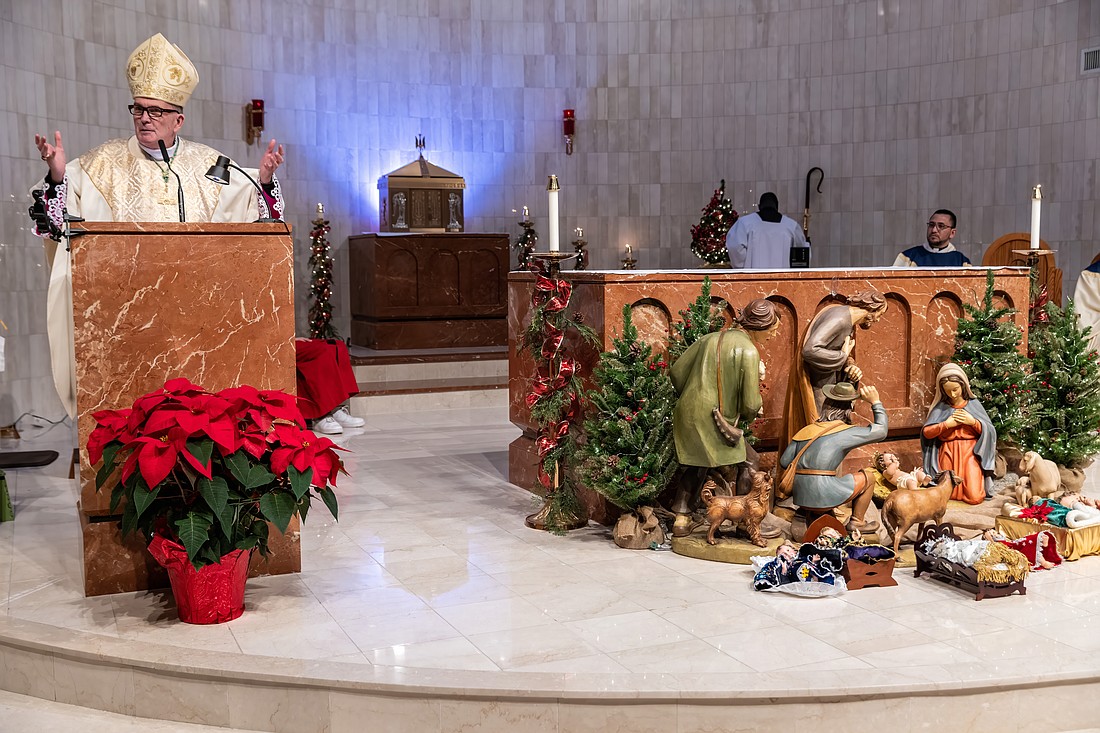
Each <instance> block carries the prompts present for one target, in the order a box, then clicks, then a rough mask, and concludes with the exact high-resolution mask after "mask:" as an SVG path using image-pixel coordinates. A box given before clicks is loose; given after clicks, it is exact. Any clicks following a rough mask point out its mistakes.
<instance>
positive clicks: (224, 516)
mask: <svg viewBox="0 0 1100 733" xmlns="http://www.w3.org/2000/svg"><path fill="white" fill-rule="evenodd" d="M217 517H218V525H219V526H220V527H221V528H222V533H224V534H225V536H226V537H228V538H229V539H230V540H232V539H233V535H234V532H233V529H234V527H235V526H236V520H237V507H235V506H233V505H232V504H229V503H226V504H225V505H224V506H222V508H221V510H219V511H218V512H217Z"/></svg>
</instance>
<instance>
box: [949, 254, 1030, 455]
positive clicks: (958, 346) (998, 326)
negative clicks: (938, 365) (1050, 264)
mask: <svg viewBox="0 0 1100 733" xmlns="http://www.w3.org/2000/svg"><path fill="white" fill-rule="evenodd" d="M963 310H964V311H965V312H966V315H965V316H964V317H962V318H960V319H959V325H958V331H957V332H956V335H955V356H954V361H955V363H956V364H959V365H961V366H962V367H963V368H964V369H965V370H966V374H967V377H968V378H969V380H970V389H971V391H972V392H973V393H974V396H975V397H977V398H978V400H979V401H980V402H981V403H982V406H983V407H985V409H986V412H988V413H989V419H990V422H992V423H993V427H995V428H996V429H997V439H998V440H999V441H1001V442H1009V443H1013V444H1015V445H1020V444H1021V443H1022V440H1023V438H1024V436H1025V435H1026V434H1027V432H1028V430H1029V429H1030V427H1031V425H1032V424H1033V422H1034V419H1035V416H1034V413H1033V409H1032V403H1033V401H1034V391H1033V385H1034V378H1033V376H1032V374H1031V371H1030V368H1029V364H1028V360H1027V358H1026V357H1025V356H1024V355H1023V354H1021V353H1020V350H1019V347H1020V341H1021V339H1022V338H1023V334H1022V332H1021V331H1020V329H1019V327H1017V326H1016V324H1015V323H1014V322H1013V321H1012V319H1011V316H1012V315H1013V314H1014V313H1015V312H1016V311H1015V310H1014V309H1012V308H1008V307H1004V306H995V305H994V304H993V271H992V270H990V271H989V272H988V273H987V274H986V280H985V297H984V298H983V299H982V304H981V306H980V307H979V306H975V305H972V304H970V303H965V304H964V305H963Z"/></svg>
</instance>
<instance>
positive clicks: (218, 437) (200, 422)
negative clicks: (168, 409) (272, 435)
mask: <svg viewBox="0 0 1100 733" xmlns="http://www.w3.org/2000/svg"><path fill="white" fill-rule="evenodd" d="M180 406H181V407H183V408H184V409H183V411H181V412H179V413H178V414H177V417H176V419H177V420H178V422H179V426H180V427H181V428H183V429H184V430H185V431H186V432H187V434H188V435H189V436H194V435H198V434H202V435H205V436H207V437H208V438H210V439H211V440H213V441H214V442H215V443H217V444H218V447H220V448H223V449H225V450H232V448H233V442H234V428H236V426H237V425H236V423H237V421H236V419H235V417H234V416H233V415H231V414H230V412H229V409H230V408H231V407H232V406H233V403H232V402H230V401H229V400H224V399H222V398H220V397H216V396H215V395H210V394H200V395H196V396H194V397H184V398H181V399H180Z"/></svg>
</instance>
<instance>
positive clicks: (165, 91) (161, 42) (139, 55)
mask: <svg viewBox="0 0 1100 733" xmlns="http://www.w3.org/2000/svg"><path fill="white" fill-rule="evenodd" d="M126 79H127V81H128V82H129V84H130V96H132V97H135V98H136V97H148V98H150V99H161V100H163V101H165V102H168V103H169V104H174V105H176V106H178V107H183V106H184V105H185V104H187V100H188V99H190V98H191V93H192V92H194V91H195V87H197V86H198V84H199V72H198V70H197V69H195V65H194V64H192V63H191V59H189V58H187V54H185V53H184V52H183V51H181V50H180V47H179V46H176V45H174V44H172V43H169V42H168V39H167V38H165V37H164V36H162V35H161V34H159V33H157V34H156V35H155V36H153V37H152V38H150V39H149V40H147V41H145V43H143V44H141V45H140V46H138V47H137V48H135V49H134V52H133V53H132V54H130V58H129V59H128V60H127V61H126Z"/></svg>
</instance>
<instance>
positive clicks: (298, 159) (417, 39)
mask: <svg viewBox="0 0 1100 733" xmlns="http://www.w3.org/2000/svg"><path fill="white" fill-rule="evenodd" d="M1094 6H1095V3H1094V2H1092V1H1091V0H1060V1H1058V0H1020V1H1019V2H1013V3H993V2H986V3H965V4H961V5H959V7H958V8H951V9H949V8H950V4H948V3H944V2H943V0H905V2H898V1H896V0H889V1H881V0H874V1H872V0H858V1H856V2H844V3H821V2H819V0H791V2H788V3H784V4H776V3H748V2H736V3H723V2H709V1H708V2H703V1H702V0H691V1H689V2H677V3H669V2H667V0H639V1H637V2H609V3H595V2H590V1H589V0H563V2H561V3H559V4H557V5H538V4H532V3H508V2H476V3H442V4H441V3H412V4H410V3H406V2H403V1H402V0H379V1H378V2H374V3H369V4H358V5H357V4H349V3H346V2H344V1H343V0H319V2H317V3H313V4H310V5H302V4H300V3H294V2H291V1H290V0H271V1H270V2H265V3H242V4H239V5H238V4H229V3H199V4H196V3H191V2H187V0H165V1H164V2H159V3H155V4H145V5H142V6H141V7H140V8H139V7H137V6H136V5H135V4H134V3H133V2H130V0H103V2H99V3H97V4H96V6H95V8H96V10H95V12H94V13H93V12H91V11H89V10H88V9H87V8H85V7H84V6H82V5H80V4H73V3H67V4H65V3H63V1H62V0H42V2H29V1H24V0H16V1H15V2H12V3H9V4H8V5H7V6H6V8H5V12H3V13H0V66H2V67H3V73H4V78H5V81H6V82H7V83H6V84H5V89H4V91H3V92H2V93H0V115H2V118H0V140H3V141H4V143H5V144H4V145H3V146H0V193H2V194H3V195H2V196H0V290H3V291H5V292H10V293H14V294H16V295H17V296H18V297H17V302H16V304H15V306H14V308H15V309H16V310H17V311H20V312H33V311H34V309H40V307H41V306H40V304H41V302H43V301H44V299H45V295H44V291H45V277H44V272H43V271H42V269H41V255H40V251H39V250H38V248H37V245H36V243H35V242H34V241H33V238H32V237H31V235H30V234H29V233H28V231H27V226H26V216H25V211H26V207H27V205H28V203H29V199H28V197H27V193H26V190H27V187H28V186H29V185H30V184H31V183H33V181H34V180H35V179H36V178H37V177H39V176H41V175H42V172H43V171H42V167H41V161H39V160H38V158H37V155H36V152H35V150H34V147H33V145H32V142H31V141H32V138H33V135H34V133H35V132H45V131H52V130H54V129H61V130H62V131H63V133H64V135H65V143H66V149H67V150H69V151H70V152H71V153H73V154H76V153H80V152H83V151H85V150H87V149H89V148H90V147H92V146H93V145H95V144H97V143H99V142H101V141H102V140H104V139H107V138H110V137H116V136H120V135H123V134H126V132H127V130H128V129H129V128H130V120H129V119H128V118H127V115H126V114H125V104H126V103H127V95H126V90H125V88H124V85H123V79H122V73H121V68H122V65H123V64H124V63H125V59H126V57H127V55H128V54H129V52H130V51H131V50H132V48H133V47H134V46H136V45H137V43H139V42H140V41H141V40H143V39H144V38H146V37H148V36H149V35H151V34H152V33H154V32H157V31H160V32H163V33H165V34H166V35H167V36H168V37H169V38H170V39H171V40H172V41H173V42H175V43H177V44H179V45H180V46H181V47H182V48H183V49H185V50H186V51H187V53H188V54H189V56H190V58H191V59H192V60H193V61H194V62H195V63H196V65H197V66H198V69H199V75H200V79H201V82H200V84H199V87H198V89H197V90H196V92H195V95H194V96H193V98H192V101H191V102H190V104H189V106H188V110H187V121H186V125H185V129H184V134H185V135H188V136H191V137H193V138H194V139H196V140H201V141H203V142H205V143H208V144H211V145H213V146H215V147H217V148H218V149H220V150H222V151H223V152H225V153H226V154H228V155H231V156H233V157H234V158H235V159H237V160H241V161H245V162H252V163H253V164H254V163H255V161H258V159H259V155H260V150H259V148H258V147H257V146H255V145H253V146H249V145H247V144H246V143H245V141H244V140H243V135H242V128H243V124H242V116H243V106H244V104H245V103H247V101H248V100H249V99H251V98H253V97H257V98H263V99H265V101H266V102H267V110H268V113H267V114H268V120H267V130H266V131H265V137H275V138H278V139H279V141H280V142H284V143H285V144H286V145H287V163H286V165H285V166H284V167H283V169H282V170H281V171H280V177H281V179H282V182H283V191H284V194H285V195H286V196H287V204H288V207H287V216H288V219H289V220H290V221H291V222H292V223H294V224H296V225H297V229H298V233H297V234H296V235H295V255H294V256H295V268H294V273H295V277H296V279H297V281H298V283H299V289H298V290H299V292H298V296H297V300H296V303H295V307H296V312H297V316H298V322H299V324H301V325H300V326H299V329H298V331H299V332H300V333H301V332H304V330H305V323H306V318H305V315H306V312H307V309H308V295H307V293H308V288H306V287H302V286H303V285H304V284H305V283H306V282H308V277H309V274H310V271H309V267H308V264H307V261H308V257H309V238H308V232H309V227H308V226H307V225H308V223H309V220H310V219H311V217H312V212H313V211H314V209H315V206H316V203H317V202H318V201H323V202H324V203H325V206H326V211H327V212H328V215H329V218H330V220H331V221H332V231H331V232H330V235H329V239H330V242H331V244H332V247H333V255H334V258H335V274H336V289H335V292H334V297H333V302H334V306H335V319H336V325H337V326H338V327H339V328H340V329H341V331H342V332H347V330H348V324H349V323H350V309H349V292H350V287H349V286H350V283H348V282H347V278H348V276H349V275H348V256H347V244H346V242H347V238H348V236H349V235H353V234H357V233H359V232H364V231H376V230H377V228H378V222H377V210H378V209H377V195H378V194H377V190H376V182H377V179H378V177H379V176H380V175H382V174H383V173H386V172H388V171H390V170H393V169H394V168H396V167H398V166H400V165H403V164H404V163H407V162H409V161H410V160H412V159H414V158H415V154H416V153H415V150H414V148H413V138H414V136H415V135H416V134H418V133H422V134H424V135H426V137H427V141H428V148H427V150H426V151H425V153H426V156H427V157H428V158H429V159H430V160H432V162H434V163H437V164H439V165H442V166H444V167H446V168H448V169H451V170H455V171H457V172H459V173H461V174H462V175H463V176H465V178H466V179H467V182H468V185H469V189H468V194H469V196H468V198H467V200H466V212H465V213H466V217H467V221H466V230H467V231H471V232H474V231H482V232H508V233H509V234H510V236H515V234H516V231H515V229H514V218H513V217H512V216H511V213H510V212H511V210H512V209H513V208H519V207H520V206H522V205H523V204H528V205H530V206H531V208H532V214H533V216H534V219H535V224H536V228H537V229H538V230H539V231H540V232H544V231H545V229H546V216H547V205H546V193H545V190H544V187H545V184H544V181H545V176H546V175H547V174H549V173H556V174H557V175H558V176H559V179H560V180H561V183H562V194H561V202H562V207H561V209H562V231H571V230H572V229H573V228H574V227H575V226H583V227H584V228H585V230H586V233H587V234H588V239H589V242H590V245H589V249H590V252H591V254H592V263H591V267H592V269H599V268H610V267H613V266H615V265H616V263H617V261H618V259H619V258H620V257H621V252H622V247H623V245H624V244H625V243H626V242H627V241H629V242H631V243H633V244H634V248H635V253H636V256H638V258H639V260H640V263H639V266H640V267H641V268H645V269H649V268H673V269H674V268H684V267H691V266H696V265H697V262H695V260H694V256H693V255H692V254H691V253H690V251H689V249H688V246H687V245H688V241H689V236H690V235H689V231H690V227H691V225H692V224H694V223H696V222H697V221H698V218H699V209H700V208H701V207H702V206H703V205H704V204H705V203H706V201H707V200H708V199H709V196H710V192H711V191H712V190H713V189H714V187H715V186H716V184H717V182H718V180H719V179H721V178H724V179H725V180H726V182H727V191H728V192H729V195H730V197H731V199H732V201H733V203H734V207H735V208H736V209H737V210H738V211H747V210H752V208H753V207H754V206H755V203H756V201H757V199H758V198H759V195H760V193H761V192H763V191H765V190H773V191H775V192H776V193H777V194H778V195H779V198H780V201H781V204H782V208H783V209H784V211H785V212H787V213H789V214H792V215H794V216H795V217H796V218H797V216H798V213H799V211H800V209H801V208H802V207H803V196H804V177H805V172H806V171H807V170H809V168H811V167H812V166H821V167H822V168H823V169H824V170H825V172H826V176H827V177H826V180H825V183H824V185H823V187H822V192H821V193H820V194H818V193H816V192H815V193H814V194H812V196H811V199H810V208H811V209H812V213H813V214H814V217H813V219H812V221H811V235H812V238H813V241H814V247H815V253H814V254H815V264H817V265H821V266H836V267H850V266H875V265H885V264H888V263H889V262H891V261H892V260H893V257H894V255H895V254H896V252H897V251H898V250H899V249H900V248H902V247H905V246H909V245H912V244H914V243H918V242H919V241H920V237H921V236H922V232H923V222H924V221H925V217H926V216H927V215H928V212H929V211H931V210H934V209H935V208H939V207H941V206H946V207H948V208H951V209H953V210H955V211H956V212H957V213H958V214H959V231H958V236H957V239H956V245H957V246H959V248H960V249H962V250H963V251H964V252H965V253H966V254H968V255H969V256H970V257H971V259H973V260H975V261H978V260H980V255H981V252H982V250H983V249H984V247H985V246H987V245H988V244H989V243H990V242H992V241H994V240H995V239H996V238H997V237H999V236H1000V235H1002V234H1004V233H1006V232H1012V231H1023V230H1026V229H1027V228H1028V220H1029V219H1028V217H1029V213H1028V202H1027V197H1028V193H1029V191H1030V189H1031V186H1032V185H1034V184H1035V183H1038V182H1043V183H1046V184H1047V185H1048V189H1047V193H1048V197H1049V198H1048V205H1049V207H1050V209H1049V214H1048V215H1046V216H1044V218H1043V221H1044V231H1043V236H1044V238H1045V239H1047V240H1048V241H1049V242H1051V244H1052V246H1053V247H1054V248H1055V249H1057V250H1058V265H1059V267H1060V268H1061V269H1062V270H1063V271H1064V272H1065V278H1066V285H1065V288H1064V292H1065V293H1066V294H1067V295H1068V294H1071V293H1072V291H1073V285H1074V282H1075V279H1076V274H1077V273H1078V272H1079V271H1080V270H1081V269H1082V268H1083V267H1084V266H1085V265H1087V264H1088V262H1089V261H1090V260H1091V259H1092V256H1093V255H1094V254H1095V253H1096V251H1097V248H1098V247H1100V210H1098V209H1097V207H1096V206H1095V201H1096V200H1097V199H1098V198H1100V195H1098V194H1100V192H1098V190H1097V185H1098V184H1097V178H1096V176H1095V175H1093V174H1092V173H1091V172H1083V171H1087V170H1091V168H1094V167H1095V160H1096V158H1097V157H1098V155H1100V104H1098V102H1097V99H1098V97H1100V75H1098V74H1089V75H1084V74H1080V73H1078V63H1079V58H1080V50H1081V49H1082V48H1086V47H1093V46H1097V45H1100V13H1097V12H1096V10H1095V7H1094ZM566 107H568V108H573V109H575V110H576V115H577V136H576V140H575V147H576V151H575V152H574V154H573V155H571V156H567V155H565V152H564V144H563V141H562V139H561V110H562V109H563V108H566ZM865 215H870V216H865ZM17 272H18V273H23V272H31V274H32V276H31V277H29V278H24V277H22V276H21V275H20V276H19V277H16V276H15V275H14V274H12V275H10V276H8V275H7V273H17ZM0 319H3V320H4V321H5V322H6V323H8V325H9V328H10V327H11V322H12V321H13V320H14V321H16V322H19V320H20V319H19V318H17V317H15V316H14V315H13V314H12V313H10V312H4V313H0ZM9 319H10V320H9ZM19 328H20V330H19V331H17V332H15V333H13V334H12V337H13V339H12V348H17V349H20V350H24V349H37V350H39V351H40V352H41V349H42V344H41V342H40V341H37V342H35V341H26V340H22V338H21V337H26V336H33V335H41V334H42V333H43V332H44V325H42V323H41V321H33V322H31V323H30V324H29V325H26V326H24V325H20V326H19ZM28 363H29V362H28V361H27V360H24V361H22V362H17V363H16V366H13V367H11V368H9V369H6V370H5V371H4V372H0V391H3V392H7V393H8V394H10V395H11V406H10V408H9V407H5V406H4V405H3V404H0V424H2V423H4V422H5V421H6V420H5V414H6V413H8V412H10V413H11V414H12V415H18V414H19V413H21V412H23V411H25V410H35V411H38V412H40V413H44V414H47V415H49V416H52V417H57V416H59V414H60V406H59V405H58V403H57V402H56V401H55V400H54V399H53V398H52V396H51V395H50V390H49V389H48V384H49V382H48V376H46V375H44V374H42V373H40V372H34V371H32V370H31V369H32V368H31V367H29V366H28ZM36 385H38V386H37V387H36ZM42 385H45V387H46V388H45V389H43V388H41V387H42Z"/></svg>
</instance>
